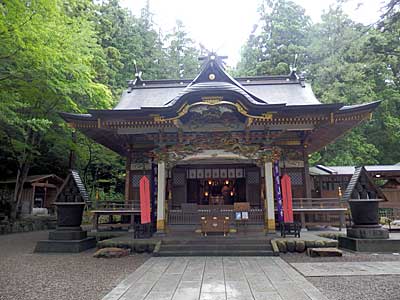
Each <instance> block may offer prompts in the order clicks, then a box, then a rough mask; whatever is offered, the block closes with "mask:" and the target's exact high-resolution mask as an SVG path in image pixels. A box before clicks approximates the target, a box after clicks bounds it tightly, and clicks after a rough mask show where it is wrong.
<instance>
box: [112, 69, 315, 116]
mask: <svg viewBox="0 0 400 300" xmlns="http://www.w3.org/2000/svg"><path fill="white" fill-rule="evenodd" d="M286 78H287V79H288V81H286V80H282V79H281V77H277V78H265V77H246V78H237V81H238V83H239V84H240V85H241V86H242V87H243V88H244V89H240V88H238V87H237V86H235V85H233V84H231V83H225V82H209V83H208V82H204V83H197V84H194V85H190V86H189V85H188V84H187V83H184V82H183V81H175V82H167V83H164V82H163V81H154V80H153V81H142V83H145V86H135V87H133V88H129V89H127V90H125V91H124V92H123V94H122V96H121V99H120V101H119V103H118V104H117V106H116V107H115V108H114V109H115V110H125V109H141V108H145V107H168V106H171V105H172V104H173V103H175V102H176V101H177V100H178V99H179V98H180V97H182V96H183V95H186V94H188V93H191V92H196V91H199V92H200V91H204V90H212V91H217V90H225V91H226V90H230V91H232V92H237V93H239V94H241V95H243V96H244V97H245V98H246V99H248V100H249V102H252V103H254V104H265V105H267V104H285V105H309V104H320V102H319V101H318V99H317V98H316V97H315V95H314V93H313V91H312V90H311V86H310V85H309V84H307V83H301V82H299V81H298V80H297V79H295V80H293V79H291V78H290V76H287V77H286ZM180 82H182V84H181V83H180ZM256 99H257V100H256Z"/></svg>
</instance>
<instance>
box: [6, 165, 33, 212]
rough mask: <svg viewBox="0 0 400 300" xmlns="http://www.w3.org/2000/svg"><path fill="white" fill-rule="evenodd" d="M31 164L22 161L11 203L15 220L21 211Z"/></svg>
mask: <svg viewBox="0 0 400 300" xmlns="http://www.w3.org/2000/svg"><path fill="white" fill-rule="evenodd" d="M29 169H30V166H29V164H28V163H27V162H26V161H25V162H20V165H19V168H18V173H17V179H16V181H15V189H14V197H13V202H12V205H11V219H13V220H15V219H16V218H17V216H18V213H19V212H20V206H21V199H22V192H23V190H24V184H25V181H26V178H27V177H28V172H29Z"/></svg>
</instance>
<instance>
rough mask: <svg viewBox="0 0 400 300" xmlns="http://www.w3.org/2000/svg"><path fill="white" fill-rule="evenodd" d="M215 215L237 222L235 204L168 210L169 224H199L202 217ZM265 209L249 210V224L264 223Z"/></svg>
mask: <svg viewBox="0 0 400 300" xmlns="http://www.w3.org/2000/svg"><path fill="white" fill-rule="evenodd" d="M202 216H215V217H229V219H230V220H231V223H232V224H233V223H234V222H235V211H234V209H233V205H198V206H197V209H191V210H185V209H172V210H170V211H169V212H168V224H170V225H197V224H200V217H202ZM263 222H264V211H263V209H260V208H252V209H250V211H249V221H248V224H263Z"/></svg>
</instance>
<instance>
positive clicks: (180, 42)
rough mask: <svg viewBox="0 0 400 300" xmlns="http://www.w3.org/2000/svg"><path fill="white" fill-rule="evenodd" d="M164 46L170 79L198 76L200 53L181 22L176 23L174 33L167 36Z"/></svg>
mask: <svg viewBox="0 0 400 300" xmlns="http://www.w3.org/2000/svg"><path fill="white" fill-rule="evenodd" d="M164 44H165V45H166V49H165V51H166V57H167V73H168V75H169V77H170V78H176V79H178V78H193V77H195V76H196V75H197V74H198V72H199V67H198V65H199V63H198V58H199V56H200V51H199V50H198V49H197V48H196V47H195V46H194V42H193V40H192V39H191V38H190V37H189V36H188V34H187V32H186V31H185V27H184V25H183V23H182V22H181V21H179V20H177V21H176V26H175V27H174V29H173V31H172V33H170V34H167V35H166V37H165V40H164Z"/></svg>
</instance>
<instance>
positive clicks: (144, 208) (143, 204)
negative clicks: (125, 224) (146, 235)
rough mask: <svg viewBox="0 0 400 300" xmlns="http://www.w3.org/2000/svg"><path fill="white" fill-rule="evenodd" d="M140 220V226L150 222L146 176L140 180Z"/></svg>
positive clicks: (148, 189)
mask: <svg viewBox="0 0 400 300" xmlns="http://www.w3.org/2000/svg"><path fill="white" fill-rule="evenodd" d="M139 189H140V220H141V224H147V223H150V222H151V219H150V211H151V210H150V181H149V179H148V178H147V177H146V176H143V177H142V178H141V179H140V187H139Z"/></svg>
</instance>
